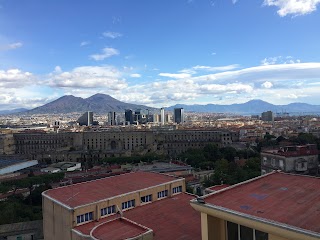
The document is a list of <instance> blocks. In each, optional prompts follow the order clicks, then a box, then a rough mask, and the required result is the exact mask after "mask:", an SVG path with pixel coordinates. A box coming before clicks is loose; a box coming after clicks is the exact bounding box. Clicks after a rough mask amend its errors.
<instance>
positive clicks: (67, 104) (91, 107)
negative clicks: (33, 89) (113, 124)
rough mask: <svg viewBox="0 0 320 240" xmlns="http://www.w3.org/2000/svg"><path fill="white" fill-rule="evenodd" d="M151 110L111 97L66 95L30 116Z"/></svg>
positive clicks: (32, 110)
mask: <svg viewBox="0 0 320 240" xmlns="http://www.w3.org/2000/svg"><path fill="white" fill-rule="evenodd" d="M139 108H141V109H150V110H153V109H154V108H152V107H147V106H143V105H136V104H131V103H125V102H121V101H119V100H117V99H115V98H113V97H111V96H109V95H105V94H100V93H99V94H95V95H93V96H91V97H88V98H81V97H75V96H72V95H66V96H63V97H61V98H58V99H57V100H55V101H53V102H50V103H47V104H45V105H43V106H40V107H37V108H34V109H31V110H30V111H28V112H27V113H28V114H39V113H43V114H49V113H71V112H86V111H92V112H94V113H107V112H110V111H115V112H124V110H125V109H133V110H134V109H139Z"/></svg>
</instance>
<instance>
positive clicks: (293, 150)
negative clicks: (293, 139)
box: [262, 144, 319, 157]
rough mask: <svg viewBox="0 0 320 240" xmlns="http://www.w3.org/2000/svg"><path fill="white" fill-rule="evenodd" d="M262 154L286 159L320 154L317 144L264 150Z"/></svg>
mask: <svg viewBox="0 0 320 240" xmlns="http://www.w3.org/2000/svg"><path fill="white" fill-rule="evenodd" d="M262 152H263V153H269V154H270V153H271V154H274V155H280V156H285V157H298V156H308V155H318V154H319V151H318V149H317V146H316V145H315V144H306V145H302V146H283V147H280V148H279V149H273V150H264V151H262Z"/></svg>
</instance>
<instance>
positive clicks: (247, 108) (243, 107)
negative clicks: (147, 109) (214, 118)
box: [168, 100, 320, 114]
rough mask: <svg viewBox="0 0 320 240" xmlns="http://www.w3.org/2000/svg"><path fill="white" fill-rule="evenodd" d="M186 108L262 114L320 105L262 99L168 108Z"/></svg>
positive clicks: (311, 110) (313, 109)
mask: <svg viewBox="0 0 320 240" xmlns="http://www.w3.org/2000/svg"><path fill="white" fill-rule="evenodd" d="M180 107H182V108H184V110H185V111H188V112H219V113H236V114H260V113H262V112H265V111H273V112H288V113H303V112H309V113H319V112H320V105H311V104H307V103H290V104H288V105H273V104H271V103H268V102H265V101H262V100H251V101H249V102H246V103H237V104H231V105H218V104H207V105H184V104H177V105H174V106H171V107H169V108H168V110H173V109H174V108H180Z"/></svg>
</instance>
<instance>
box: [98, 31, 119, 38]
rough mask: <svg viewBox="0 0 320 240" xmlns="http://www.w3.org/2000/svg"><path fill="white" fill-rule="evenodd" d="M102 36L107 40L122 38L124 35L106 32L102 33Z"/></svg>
mask: <svg viewBox="0 0 320 240" xmlns="http://www.w3.org/2000/svg"><path fill="white" fill-rule="evenodd" d="M102 35H103V36H104V37H106V38H112V39H115V38H119V37H122V34H121V33H118V32H104V33H102Z"/></svg>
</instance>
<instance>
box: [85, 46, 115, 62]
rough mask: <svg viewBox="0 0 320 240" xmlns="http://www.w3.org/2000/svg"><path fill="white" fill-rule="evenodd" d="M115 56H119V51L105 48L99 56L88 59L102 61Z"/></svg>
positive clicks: (95, 55) (91, 56) (94, 55)
mask: <svg viewBox="0 0 320 240" xmlns="http://www.w3.org/2000/svg"><path fill="white" fill-rule="evenodd" d="M115 55H119V51H118V50H117V49H115V48H109V47H106V48H104V49H102V53H101V54H93V55H90V58H92V59H94V60H96V61H102V60H104V59H106V58H109V57H112V56H115Z"/></svg>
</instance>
